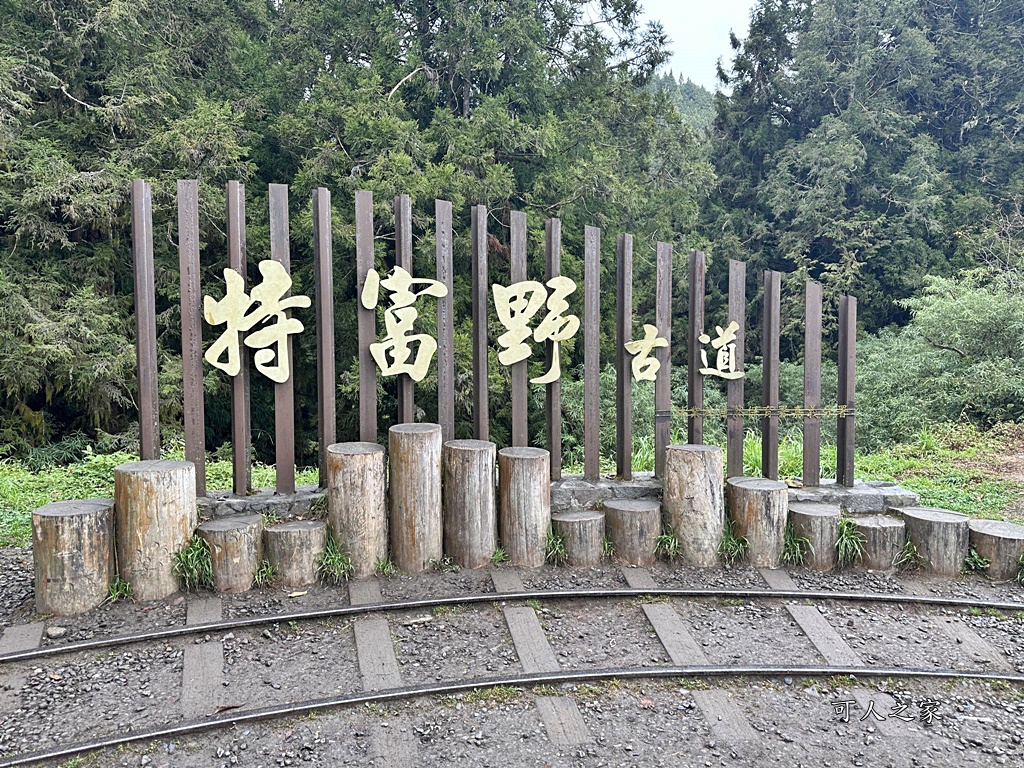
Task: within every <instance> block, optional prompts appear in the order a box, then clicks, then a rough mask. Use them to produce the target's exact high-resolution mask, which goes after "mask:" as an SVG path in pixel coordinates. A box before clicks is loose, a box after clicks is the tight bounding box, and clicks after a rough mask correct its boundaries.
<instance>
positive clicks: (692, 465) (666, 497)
mask: <svg viewBox="0 0 1024 768" xmlns="http://www.w3.org/2000/svg"><path fill="white" fill-rule="evenodd" d="M724 474H725V468H724V464H723V461H722V449H721V448H718V447H717V446H714V445H670V446H668V448H666V449H665V475H664V477H665V479H664V484H663V486H662V499H661V513H662V515H663V517H664V522H665V527H666V528H668V529H669V530H671V531H672V532H673V533H674V534H675V535H676V538H677V539H678V540H679V545H680V559H681V560H682V562H683V563H684V564H686V565H695V566H698V567H701V568H710V567H711V566H714V565H717V564H718V547H719V545H720V544H721V543H722V528H723V527H724V525H725V494H724V488H723V482H724V481H723V476H724Z"/></svg>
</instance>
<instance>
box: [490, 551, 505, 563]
mask: <svg viewBox="0 0 1024 768" xmlns="http://www.w3.org/2000/svg"><path fill="white" fill-rule="evenodd" d="M507 562H508V554H507V553H506V552H505V549H504V547H497V548H495V550H494V554H493V555H491V565H501V564H502V563H507Z"/></svg>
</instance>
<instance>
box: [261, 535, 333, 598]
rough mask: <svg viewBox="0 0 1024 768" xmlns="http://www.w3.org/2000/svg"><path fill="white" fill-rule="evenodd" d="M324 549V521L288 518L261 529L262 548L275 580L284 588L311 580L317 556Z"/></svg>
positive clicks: (306, 583)
mask: <svg viewBox="0 0 1024 768" xmlns="http://www.w3.org/2000/svg"><path fill="white" fill-rule="evenodd" d="M326 548H327V523H325V522H324V521H323V520H289V521H288V522H285V523H278V524H277V525H272V526H270V527H269V528H264V529H263V551H264V553H265V554H266V558H267V560H269V561H270V564H271V565H272V566H273V568H274V575H275V578H276V579H277V582H278V583H279V584H280V585H282V586H285V587H305V586H308V585H309V584H313V583H315V582H316V570H317V566H318V565H319V560H320V555H322V554H323V551H324V549H326Z"/></svg>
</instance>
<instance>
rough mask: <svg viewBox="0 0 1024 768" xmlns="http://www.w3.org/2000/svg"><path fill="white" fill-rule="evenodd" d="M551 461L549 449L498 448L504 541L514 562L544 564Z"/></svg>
mask: <svg viewBox="0 0 1024 768" xmlns="http://www.w3.org/2000/svg"><path fill="white" fill-rule="evenodd" d="M550 461H551V458H550V455H549V454H548V452H547V451H545V450H543V449H541V448H503V449H501V450H500V451H498V488H499V492H500V493H499V495H500V498H501V505H500V509H501V545H502V546H503V547H504V548H505V554H507V555H508V558H509V562H510V563H511V564H512V565H513V566H516V567H521V568H539V567H540V566H542V565H544V554H545V553H544V549H545V543H546V539H547V533H548V526H549V525H550V524H551V483H550V480H549V478H550V476H551V470H550V469H549V468H548V464H549V463H550Z"/></svg>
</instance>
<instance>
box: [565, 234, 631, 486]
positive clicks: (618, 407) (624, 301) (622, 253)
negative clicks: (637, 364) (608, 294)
mask: <svg viewBox="0 0 1024 768" xmlns="http://www.w3.org/2000/svg"><path fill="white" fill-rule="evenodd" d="M615 260H616V269H615V278H616V279H615V290H616V307H615V466H616V474H617V475H618V476H619V478H621V479H622V480H632V479H633V374H632V366H631V362H632V361H631V358H630V355H629V353H628V352H626V346H625V345H626V344H627V343H629V342H630V341H632V340H633V236H632V235H619V239H618V242H617V243H616V247H615ZM553 460H554V459H553V458H552V461H553Z"/></svg>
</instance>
